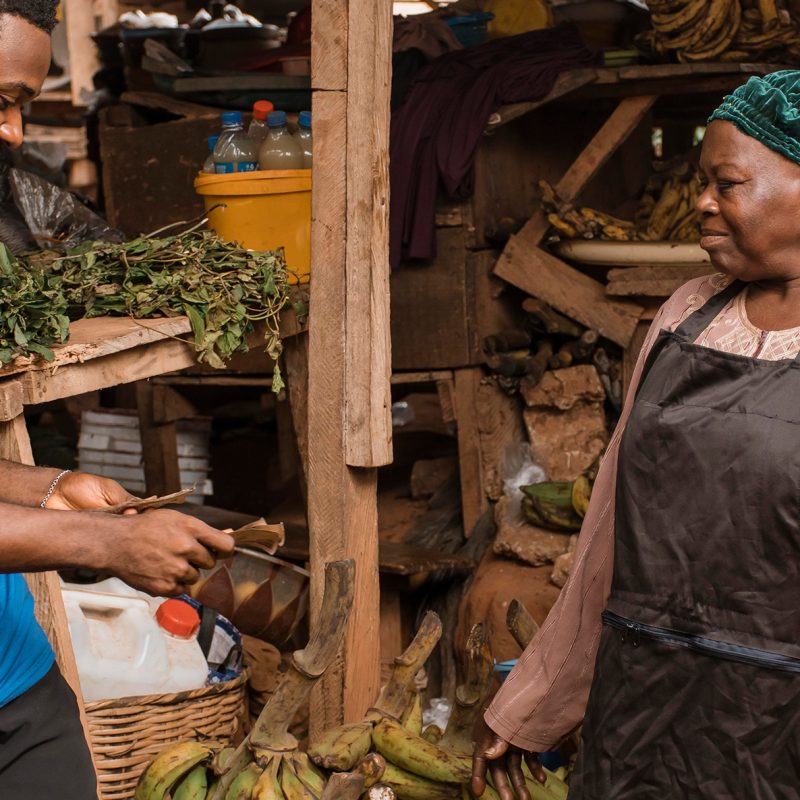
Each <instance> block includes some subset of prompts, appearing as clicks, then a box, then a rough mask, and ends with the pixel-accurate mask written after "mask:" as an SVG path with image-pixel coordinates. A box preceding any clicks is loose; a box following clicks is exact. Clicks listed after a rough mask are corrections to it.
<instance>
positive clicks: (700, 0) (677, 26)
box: [650, 0, 707, 36]
mask: <svg viewBox="0 0 800 800" xmlns="http://www.w3.org/2000/svg"><path fill="white" fill-rule="evenodd" d="M706 5H707V3H706V0H689V2H688V3H684V4H683V5H681V6H679V7H678V8H677V9H676V10H670V11H658V10H656V9H655V8H652V9H651V11H650V18H651V20H652V22H653V27H654V28H655V29H656V30H657V31H658V33H659V34H661V35H664V36H668V35H672V34H676V33H680V32H681V31H685V30H687V29H689V28H693V27H694V26H695V25H697V24H698V23H699V22H702V20H703V17H704V16H705V13H704V12H705V9H706Z"/></svg>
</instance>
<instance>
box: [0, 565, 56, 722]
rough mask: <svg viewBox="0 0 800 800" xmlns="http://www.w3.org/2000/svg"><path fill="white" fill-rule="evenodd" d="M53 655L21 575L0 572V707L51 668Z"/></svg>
mask: <svg viewBox="0 0 800 800" xmlns="http://www.w3.org/2000/svg"><path fill="white" fill-rule="evenodd" d="M54 660H55V656H54V655H53V648H52V647H50V642H49V641H48V640H47V636H45V633H44V631H43V630H42V629H41V628H40V627H39V623H38V622H37V621H36V617H34V615H33V596H32V595H31V593H30V591H29V590H28V584H27V583H26V582H25V578H23V577H22V575H0V708H1V707H2V706H4V705H6V704H7V703H10V702H11V701H12V700H14V699H16V698H17V697H19V696H20V695H21V694H24V693H25V692H27V691H28V689H30V688H31V687H32V686H33V685H34V684H35V683H38V682H39V681H40V680H41V679H42V678H44V676H45V675H47V673H48V672H49V671H50V667H52V666H53V661H54Z"/></svg>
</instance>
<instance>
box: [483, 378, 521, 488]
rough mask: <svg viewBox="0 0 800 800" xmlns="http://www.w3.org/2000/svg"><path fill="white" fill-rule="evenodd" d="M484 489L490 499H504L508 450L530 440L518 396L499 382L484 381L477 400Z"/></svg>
mask: <svg viewBox="0 0 800 800" xmlns="http://www.w3.org/2000/svg"><path fill="white" fill-rule="evenodd" d="M475 407H476V414H477V419H478V439H479V445H480V457H481V476H482V478H483V489H484V492H485V493H486V495H487V496H488V497H489V499H490V500H499V499H500V498H501V497H502V496H503V457H504V455H505V452H506V449H507V448H508V447H510V446H512V445H515V444H521V443H523V442H525V441H527V434H526V432H525V425H524V423H523V420H522V410H521V408H520V404H519V402H518V400H517V398H516V397H509V395H507V394H505V392H502V391H501V390H500V389H499V388H498V386H497V384H496V383H494V382H492V381H482V382H481V383H480V385H479V386H478V395H477V398H476V404H475Z"/></svg>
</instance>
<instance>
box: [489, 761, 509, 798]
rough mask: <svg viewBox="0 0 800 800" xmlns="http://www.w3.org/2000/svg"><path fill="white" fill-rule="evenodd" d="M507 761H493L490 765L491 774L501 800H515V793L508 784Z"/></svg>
mask: <svg viewBox="0 0 800 800" xmlns="http://www.w3.org/2000/svg"><path fill="white" fill-rule="evenodd" d="M505 767H506V764H505V761H499V762H498V761H493V762H492V763H491V764H489V772H490V773H491V775H492V781H494V788H495V791H496V792H497V794H499V795H500V800H514V791H513V789H512V788H511V786H510V785H509V783H508V777H507V776H506V769H505Z"/></svg>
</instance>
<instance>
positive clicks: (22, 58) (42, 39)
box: [0, 14, 50, 147]
mask: <svg viewBox="0 0 800 800" xmlns="http://www.w3.org/2000/svg"><path fill="white" fill-rule="evenodd" d="M49 67H50V36H49V35H48V34H47V33H45V31H43V30H41V29H40V28H37V27H36V26H35V25H31V24H30V22H27V21H25V20H24V19H22V18H21V17H17V16H15V15H13V14H0V141H4V142H6V143H7V144H9V145H11V147H19V145H21V144H22V106H23V105H24V104H25V103H26V102H28V101H29V100H31V99H32V98H34V97H35V96H36V95H37V94H39V92H40V91H41V88H42V83H44V79H45V78H46V77H47V70H48V69H49Z"/></svg>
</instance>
